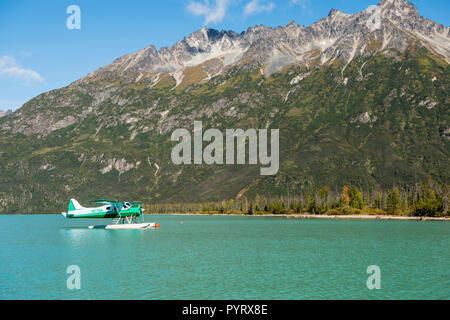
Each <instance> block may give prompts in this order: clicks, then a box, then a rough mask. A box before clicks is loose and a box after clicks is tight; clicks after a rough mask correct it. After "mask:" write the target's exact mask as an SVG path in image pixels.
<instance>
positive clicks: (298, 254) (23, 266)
mask: <svg viewBox="0 0 450 320" xmlns="http://www.w3.org/2000/svg"><path fill="white" fill-rule="evenodd" d="M145 220H146V221H147V222H158V223H159V224H160V228H159V230H99V229H96V230H90V229H87V228H86V227H87V226H89V225H92V224H108V223H111V220H75V219H72V220H64V219H63V218H62V217H61V216H57V215H17V216H0V299H449V298H450V268H449V266H450V251H449V240H450V224H449V223H448V222H421V221H372V220H371V221H369V220H367V221H353V220H352V221H350V220H300V219H285V218H273V217H234V216H224V217H220V216H171V215H151V216H146V217H145ZM70 265H77V266H79V267H80V270H81V289H80V290H76V289H74V290H69V289H67V285H66V281H67V279H68V277H70V274H67V273H66V269H67V267H68V266H70ZM370 265H377V266H379V267H380V270H381V289H379V290H369V289H368V288H367V285H366V281H367V278H368V277H369V276H370V274H367V273H366V270H367V267H368V266H370Z"/></svg>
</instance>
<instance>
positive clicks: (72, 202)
mask: <svg viewBox="0 0 450 320" xmlns="http://www.w3.org/2000/svg"><path fill="white" fill-rule="evenodd" d="M78 209H83V206H82V205H81V204H79V203H78V201H77V200H75V199H70V201H69V209H68V212H70V211H74V210H78Z"/></svg>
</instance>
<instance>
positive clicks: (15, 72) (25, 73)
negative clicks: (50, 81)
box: [0, 56, 44, 82]
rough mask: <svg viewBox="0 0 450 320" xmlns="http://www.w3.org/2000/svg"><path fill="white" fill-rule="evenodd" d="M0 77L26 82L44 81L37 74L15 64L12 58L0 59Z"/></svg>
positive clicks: (4, 57)
mask: <svg viewBox="0 0 450 320" xmlns="http://www.w3.org/2000/svg"><path fill="white" fill-rule="evenodd" d="M0 75H6V76H10V77H13V78H17V79H22V80H26V81H38V82H42V81H44V78H42V77H41V75H40V74H39V73H37V72H36V71H34V70H31V69H25V68H22V67H21V66H20V65H18V64H17V62H16V59H15V58H14V57H12V56H3V57H1V58H0Z"/></svg>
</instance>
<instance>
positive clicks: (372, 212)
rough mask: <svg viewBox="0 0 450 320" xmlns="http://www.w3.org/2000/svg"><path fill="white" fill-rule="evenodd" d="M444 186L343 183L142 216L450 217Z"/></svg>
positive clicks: (154, 209) (152, 208)
mask: <svg viewBox="0 0 450 320" xmlns="http://www.w3.org/2000/svg"><path fill="white" fill-rule="evenodd" d="M448 190H449V188H448V186H447V184H446V182H444V184H442V185H440V184H437V183H434V182H433V181H432V180H431V178H429V179H427V180H426V181H425V182H424V183H415V184H414V185H413V186H412V187H405V188H399V187H393V188H392V189H389V190H382V189H379V190H372V191H366V192H361V191H360V190H359V189H358V188H357V187H356V186H354V185H351V184H346V185H344V186H343V187H342V191H341V192H340V193H336V192H332V191H331V190H330V188H329V187H328V186H324V187H322V188H320V189H318V190H317V191H315V192H313V193H312V192H310V193H305V194H303V192H302V190H299V192H298V194H297V195H289V196H274V197H265V196H259V195H257V196H256V197H254V198H252V199H248V198H246V197H241V198H236V199H231V200H223V201H211V202H202V203H175V204H172V203H166V204H149V205H146V206H145V209H146V211H145V213H150V214H151V213H160V214H161V213H162V214H164V213H167V214H224V215H225V214H242V215H275V216H276V215H292V216H298V217H300V216H302V215H305V217H307V216H310V215H320V216H324V217H325V216H342V217H344V216H358V215H359V216H399V217H401V216H403V217H408V216H410V217H450V214H449V211H448Z"/></svg>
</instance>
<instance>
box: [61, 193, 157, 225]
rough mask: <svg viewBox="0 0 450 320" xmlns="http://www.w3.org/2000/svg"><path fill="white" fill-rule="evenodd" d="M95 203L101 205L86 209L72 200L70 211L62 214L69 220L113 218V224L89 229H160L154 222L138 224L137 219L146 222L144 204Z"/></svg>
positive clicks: (100, 201)
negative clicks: (139, 218)
mask: <svg viewBox="0 0 450 320" xmlns="http://www.w3.org/2000/svg"><path fill="white" fill-rule="evenodd" d="M93 202H94V203H96V204H98V205H101V206H100V207H95V208H85V207H83V206H82V205H80V203H79V202H78V201H77V200H75V199H70V201H69V209H68V210H67V212H62V213H61V215H62V216H63V217H64V218H69V219H76V218H78V219H80V218H83V219H100V218H103V219H104V218H111V219H113V224H111V225H101V226H89V229H149V228H159V224H157V223H154V222H149V223H144V222H143V223H138V222H137V218H138V217H141V218H142V221H144V215H143V211H144V208H142V202H120V201H112V200H107V199H97V200H94V201H93Z"/></svg>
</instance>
